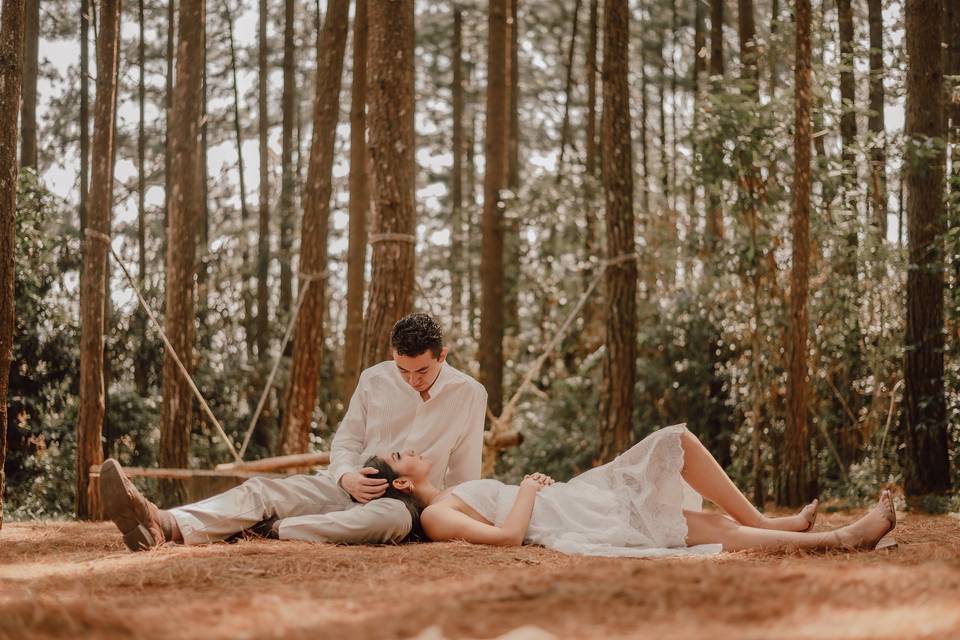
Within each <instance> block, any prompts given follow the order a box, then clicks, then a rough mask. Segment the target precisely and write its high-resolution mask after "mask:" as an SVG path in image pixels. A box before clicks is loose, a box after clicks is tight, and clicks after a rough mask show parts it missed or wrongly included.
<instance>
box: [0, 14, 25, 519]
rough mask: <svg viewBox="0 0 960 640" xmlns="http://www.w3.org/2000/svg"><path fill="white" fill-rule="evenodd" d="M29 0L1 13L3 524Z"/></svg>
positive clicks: (0, 430)
mask: <svg viewBox="0 0 960 640" xmlns="http://www.w3.org/2000/svg"><path fill="white" fill-rule="evenodd" d="M23 2H24V0H3V12H2V17H0V119H2V120H0V167H3V169H2V170H0V398H3V399H4V402H3V409H2V411H0V529H2V528H3V496H4V490H5V487H6V475H5V474H4V471H3V466H4V461H5V460H6V458H7V426H8V425H7V414H8V411H7V404H6V398H7V389H8V385H9V382H10V360H11V359H12V357H13V323H14V311H15V308H16V305H15V302H14V298H13V282H14V276H15V262H14V258H13V254H14V244H15V243H14V233H15V228H16V227H15V219H16V215H17V172H18V166H17V110H18V108H19V105H20V79H21V73H22V70H23V69H22V67H23V31H24V15H23Z"/></svg>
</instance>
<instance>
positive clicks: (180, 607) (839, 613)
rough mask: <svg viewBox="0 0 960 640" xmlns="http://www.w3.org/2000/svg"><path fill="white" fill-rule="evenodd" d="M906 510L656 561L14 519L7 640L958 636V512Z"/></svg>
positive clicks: (2, 621) (4, 541)
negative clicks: (786, 547)
mask: <svg viewBox="0 0 960 640" xmlns="http://www.w3.org/2000/svg"><path fill="white" fill-rule="evenodd" d="M855 515H856V514H852V513H849V514H839V513H836V514H821V517H820V520H819V522H818V525H817V526H818V529H819V528H821V527H827V526H836V525H839V524H844V523H846V522H849V521H850V520H851V519H852V518H853V517H854V516H855ZM900 518H901V522H900V525H899V526H898V527H897V530H896V531H895V532H894V534H895V535H894V537H895V538H896V539H897V540H898V541H899V542H900V546H899V548H898V549H897V550H895V551H883V552H871V553H846V552H843V553H841V552H835V553H777V554H772V553H758V552H740V553H725V554H721V555H720V556H716V557H712V558H709V559H692V558H678V559H656V560H650V559H605V558H583V557H571V556H565V555H562V554H560V553H556V552H553V551H549V550H546V549H542V548H535V547H522V548H513V549H494V548H485V547H477V546H472V545H468V544H459V543H442V544H438V543H434V544H409V545H402V546H399V547H391V546H382V547H378V546H359V547H340V546H333V545H325V544H308V543H300V542H281V541H272V540H255V541H249V540H247V541H241V542H238V543H235V544H216V545H210V546H204V547H182V546H167V547H163V548H160V549H157V550H154V551H150V552H144V553H136V554H134V553H128V552H127V551H126V549H125V547H123V545H122V543H121V541H120V536H119V535H118V534H117V532H116V530H115V529H114V528H113V526H112V525H111V524H109V523H75V522H62V523H56V522H54V523H49V522H45V523H7V524H5V525H4V527H3V530H2V531H0V638H4V639H6V638H16V639H17V640H22V639H27V638H80V637H93V638H129V637H137V638H198V639H200V638H203V639H214V638H225V639H226V638H281V637H283V638H350V639H351V640H359V639H362V638H419V639H420V640H441V639H447V638H450V639H452V638H510V639H511V640H546V639H549V638H635V637H650V638H704V637H706V638H711V639H712V640H717V639H720V638H891V639H897V640H901V639H907V638H960V519H958V518H957V517H956V516H936V517H930V516H916V515H910V514H907V515H904V514H901V515H900Z"/></svg>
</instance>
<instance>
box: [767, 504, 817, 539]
mask: <svg viewBox="0 0 960 640" xmlns="http://www.w3.org/2000/svg"><path fill="white" fill-rule="evenodd" d="M819 504H820V501H819V500H816V499H814V501H813V502H811V503H810V504H808V505H807V506H805V507H804V508H803V509H801V510H800V513H798V514H796V515H792V516H783V517H781V518H767V517H764V520H763V524H762V526H761V527H760V528H761V529H773V530H776V531H809V530H811V529H813V524H814V523H815V522H816V521H817V507H818V506H819Z"/></svg>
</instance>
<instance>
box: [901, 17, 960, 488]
mask: <svg viewBox="0 0 960 640" xmlns="http://www.w3.org/2000/svg"><path fill="white" fill-rule="evenodd" d="M905 15H906V41H907V44H906V50H907V60H908V65H907V83H906V84H907V109H906V111H907V113H906V126H905V133H906V136H907V147H906V149H905V173H906V181H907V225H908V227H909V228H908V230H907V241H908V243H909V260H910V261H909V264H910V269H909V270H908V271H907V332H906V343H905V347H906V348H905V356H904V378H905V380H906V393H905V394H904V405H905V407H904V413H903V417H904V421H905V422H906V430H905V433H906V437H905V438H906V445H907V446H906V462H907V464H906V479H905V489H906V491H907V494H908V495H910V496H914V497H915V496H921V495H924V494H929V493H943V492H945V491H946V490H947V489H948V488H949V487H950V461H949V458H948V445H947V442H948V438H947V415H946V398H945V396H944V383H943V374H944V369H943V350H944V338H943V330H944V315H943V267H944V256H943V234H944V232H945V231H946V224H945V215H944V207H943V192H944V191H943V188H944V162H945V154H944V150H943V147H942V145H941V144H939V143H938V142H937V140H940V139H942V138H943V134H944V131H943V117H942V114H943V89H942V86H943V56H942V54H941V46H940V42H941V28H942V25H943V7H942V5H941V2H940V0H908V2H907V5H906V9H905Z"/></svg>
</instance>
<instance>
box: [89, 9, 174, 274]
mask: <svg viewBox="0 0 960 640" xmlns="http://www.w3.org/2000/svg"><path fill="white" fill-rule="evenodd" d="M87 1H88V0H83V2H87ZM176 7H177V4H176V0H167V56H166V61H167V75H166V77H165V80H166V91H165V92H164V94H163V95H164V101H163V102H164V110H165V112H166V117H167V123H166V124H167V128H166V131H165V135H164V139H163V148H164V151H165V153H164V154H163V180H164V188H163V227H164V229H167V228H169V226H170V220H169V213H170V196H171V193H172V192H173V187H172V185H171V180H172V171H171V168H170V165H171V162H172V158H173V149H172V147H171V146H170V145H171V140H172V137H171V131H172V129H171V127H172V126H173V73H174V68H173V62H174V37H175V35H176V33H177V30H176V25H177V11H176ZM168 245H169V238H168V237H167V234H166V233H164V235H163V253H164V255H166V252H167V250H168ZM164 279H166V273H164Z"/></svg>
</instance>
